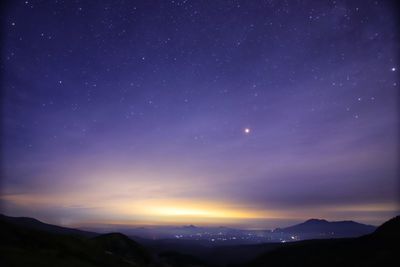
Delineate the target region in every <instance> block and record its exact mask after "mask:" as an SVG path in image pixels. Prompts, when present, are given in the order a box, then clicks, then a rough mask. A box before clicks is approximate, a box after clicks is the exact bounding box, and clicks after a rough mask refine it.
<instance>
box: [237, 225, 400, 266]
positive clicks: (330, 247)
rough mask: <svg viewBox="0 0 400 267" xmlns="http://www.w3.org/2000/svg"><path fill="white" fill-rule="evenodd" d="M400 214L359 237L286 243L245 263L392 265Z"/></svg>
mask: <svg viewBox="0 0 400 267" xmlns="http://www.w3.org/2000/svg"><path fill="white" fill-rule="evenodd" d="M399 231H400V219H399V217H396V218H393V219H391V220H390V221H388V222H386V223H384V224H383V225H382V226H380V227H379V228H378V229H377V230H376V231H375V232H374V233H372V234H369V235H365V236H362V237H358V238H343V239H325V240H306V241H299V242H292V243H286V244H283V245H282V246H281V247H279V248H277V249H274V250H272V251H269V252H266V253H263V254H262V255H260V256H259V257H258V258H257V259H256V260H254V261H252V262H250V263H247V264H246V265H244V266H253V267H255V266H257V267H260V266H268V267H275V266H391V265H392V264H393V263H394V262H396V261H397V258H398V257H397V255H398V247H399V244H398V234H399Z"/></svg>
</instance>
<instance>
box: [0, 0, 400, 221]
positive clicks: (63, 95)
mask: <svg viewBox="0 0 400 267" xmlns="http://www.w3.org/2000/svg"><path fill="white" fill-rule="evenodd" d="M393 3H394V2H393ZM393 3H392V2H391V1H179V0H175V1H9V4H8V5H5V6H4V10H5V11H4V15H5V16H4V19H3V21H2V22H3V40H2V42H3V52H2V70H3V77H2V90H3V96H2V99H3V100H2V101H3V103H2V107H3V112H2V119H3V121H2V123H3V127H2V153H3V157H2V179H1V201H2V212H4V213H6V214H8V215H23V216H33V217H36V218H39V219H42V220H45V221H48V222H53V223H61V224H71V225H72V224H74V225H79V224H88V223H89V224H91V223H92V224H96V223H126V224H135V225H143V224H183V223H196V224H203V225H208V224H209V225H213V224H224V225H225V224H226V225H236V226H241V227H272V226H277V225H276V224H277V222H279V224H281V225H282V224H288V223H289V222H293V221H301V220H303V219H307V218H310V217H319V218H326V219H331V220H340V219H353V220H358V221H361V222H366V223H372V224H379V223H381V222H383V221H384V220H387V219H389V218H390V217H392V216H394V215H396V214H398V213H399V205H398V204H399V190H400V187H399V182H398V176H399V167H398V160H399V155H398V149H399V143H398V134H399V133H398V126H399V113H398V106H399V81H398V77H399V75H398V74H399V71H400V70H399V69H398V68H399V67H400V66H399V62H398V59H399V54H398V50H399V36H398V29H397V28H396V26H395V25H396V22H397V20H398V18H397V17H396V15H395V10H396V8H397V6H395V5H394V4H393ZM246 129H248V130H246Z"/></svg>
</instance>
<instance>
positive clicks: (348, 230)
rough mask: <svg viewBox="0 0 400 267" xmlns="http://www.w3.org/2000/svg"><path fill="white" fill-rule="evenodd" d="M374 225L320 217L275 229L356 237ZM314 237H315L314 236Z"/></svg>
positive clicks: (327, 235) (371, 230) (298, 232)
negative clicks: (330, 220) (328, 219)
mask: <svg viewBox="0 0 400 267" xmlns="http://www.w3.org/2000/svg"><path fill="white" fill-rule="evenodd" d="M375 229H376V227H375V226H372V225H366V224H362V223H357V222H354V221H333V222H329V221H327V220H322V219H310V220H307V221H305V222H303V223H300V224H296V225H293V226H290V227H286V228H278V229H276V230H275V231H278V232H283V233H289V234H308V235H311V234H314V235H320V237H325V238H326V237H329V236H330V237H357V236H362V235H366V234H370V233H372V232H373V231H375ZM314 238H317V236H315V237H314Z"/></svg>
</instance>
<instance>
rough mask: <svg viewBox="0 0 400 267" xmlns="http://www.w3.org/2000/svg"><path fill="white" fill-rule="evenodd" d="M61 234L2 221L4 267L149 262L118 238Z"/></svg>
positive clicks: (132, 244) (140, 250)
mask: <svg viewBox="0 0 400 267" xmlns="http://www.w3.org/2000/svg"><path fill="white" fill-rule="evenodd" d="M58 230H60V231H58V233H51V232H46V231H43V230H36V229H33V228H27V227H23V226H21V225H18V224H15V223H12V222H10V221H6V220H4V219H2V220H0V233H1V244H0V254H1V265H2V266H44V267H45V266H49V267H50V266H58V267H62V266H82V267H86V266H93V267H94V266H122V267H123V266H145V265H146V264H147V263H148V261H149V256H148V254H147V253H146V252H145V250H144V248H141V246H140V245H139V244H137V243H136V242H134V241H132V240H130V239H128V238H124V237H122V236H120V235H119V234H115V235H114V234H110V235H104V236H98V237H95V238H90V237H86V236H79V235H76V233H74V234H66V233H64V232H62V231H61V230H62V229H61V228H59V229H58ZM67 232H68V231H67ZM113 244H114V245H113Z"/></svg>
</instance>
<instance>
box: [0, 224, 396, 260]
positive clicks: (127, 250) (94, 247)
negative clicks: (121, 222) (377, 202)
mask: <svg viewBox="0 0 400 267" xmlns="http://www.w3.org/2000/svg"><path fill="white" fill-rule="evenodd" d="M0 236H1V242H0V266H7V267H8V266H11V267H18V266H44V267H46V266H57V267H59V266H61V267H63V266H76V267H94V266H99V267H102V266H104V267H105V266H108V267H113V266H121V267H124V266H136V267H195V266H196V267H222V266H237V267H238V266H242V267H245V266H246V267H263V266H268V267H274V266H389V265H390V263H392V262H393V261H395V260H396V254H397V250H398V240H399V239H400V217H396V218H393V219H392V220H390V221H388V222H386V223H384V224H383V225H382V226H380V227H378V228H377V229H376V230H375V231H374V232H373V233H372V234H368V235H364V236H362V237H358V238H343V239H318V240H307V241H299V242H291V243H266V244H259V245H240V246H216V247H202V246H200V245H193V244H192V245H191V244H190V243H179V244H178V243H171V242H166V241H162V240H160V241H154V242H155V243H154V242H152V243H148V242H144V241H143V240H142V242H141V243H140V244H139V243H138V242H136V241H134V240H133V239H131V238H129V237H127V236H125V235H123V234H120V233H110V234H103V235H100V234H97V233H93V232H82V231H80V230H75V229H69V228H64V227H59V226H54V225H49V224H44V223H42V222H40V221H37V220H35V219H31V218H12V217H7V216H0ZM143 244H145V245H143Z"/></svg>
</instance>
